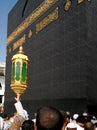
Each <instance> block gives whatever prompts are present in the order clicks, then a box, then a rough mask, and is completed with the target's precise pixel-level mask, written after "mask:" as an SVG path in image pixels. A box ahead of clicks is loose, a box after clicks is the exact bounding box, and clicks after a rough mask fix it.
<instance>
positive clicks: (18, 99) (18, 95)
mask: <svg viewBox="0 0 97 130" xmlns="http://www.w3.org/2000/svg"><path fill="white" fill-rule="evenodd" d="M20 96H21V94H19V93H17V97H15V100H16V101H17V102H19V101H20Z"/></svg>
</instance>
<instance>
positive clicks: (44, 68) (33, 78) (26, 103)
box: [4, 0, 97, 117]
mask: <svg viewBox="0 0 97 130" xmlns="http://www.w3.org/2000/svg"><path fill="white" fill-rule="evenodd" d="M69 2H70V3H68V0H64V1H63V0H18V1H17V3H16V5H15V6H14V7H13V8H12V10H11V11H10V12H9V14H8V28H7V42H6V49H7V51H6V52H7V55H6V77H5V79H6V80H5V81H6V82H5V85H6V89H5V104H4V109H5V111H7V113H8V114H11V115H12V114H13V113H14V112H15V108H14V103H15V100H14V97H15V96H16V94H15V93H14V92H13V91H12V89H11V88H10V84H11V66H12V60H11V59H12V57H13V55H14V54H16V53H17V51H18V49H19V47H20V46H21V45H22V46H23V50H24V52H25V54H26V55H27V56H28V58H29V65H28V89H27V91H26V92H25V93H24V94H23V95H22V96H21V102H22V104H23V107H24V108H25V109H26V110H27V111H28V113H29V115H30V116H31V117H33V113H34V112H35V111H36V110H37V109H38V108H40V107H42V106H53V107H56V108H58V109H61V110H64V111H70V113H71V114H73V113H83V112H84V111H87V112H88V113H90V114H96V115H97V111H96V110H97V0H83V1H82V2H80V0H72V1H71V0H69ZM66 4H67V5H66ZM66 6H67V8H66Z"/></svg>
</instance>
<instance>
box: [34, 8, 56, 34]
mask: <svg viewBox="0 0 97 130" xmlns="http://www.w3.org/2000/svg"><path fill="white" fill-rule="evenodd" d="M57 18H58V7H57V8H56V9H55V10H54V11H53V12H52V13H51V14H49V15H48V16H47V17H45V18H44V19H43V20H42V21H41V22H40V23H38V24H36V33H38V32H39V31H41V30H42V29H43V28H44V27H46V26H47V25H48V24H50V23H51V22H53V21H55V20H56V19H57Z"/></svg>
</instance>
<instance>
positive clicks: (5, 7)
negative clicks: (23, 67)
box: [0, 0, 18, 62]
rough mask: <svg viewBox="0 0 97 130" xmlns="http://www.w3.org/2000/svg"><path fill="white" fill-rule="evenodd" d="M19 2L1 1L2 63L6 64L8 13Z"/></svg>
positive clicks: (0, 56) (0, 45) (0, 47)
mask: <svg viewBox="0 0 97 130" xmlns="http://www.w3.org/2000/svg"><path fill="white" fill-rule="evenodd" d="M17 1H18V0H0V62H6V39H7V19H8V13H9V12H10V10H11V9H12V8H13V7H14V5H15V4H16V2H17Z"/></svg>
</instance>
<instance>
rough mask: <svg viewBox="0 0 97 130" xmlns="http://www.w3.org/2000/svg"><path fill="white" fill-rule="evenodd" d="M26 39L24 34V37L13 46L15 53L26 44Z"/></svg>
mask: <svg viewBox="0 0 97 130" xmlns="http://www.w3.org/2000/svg"><path fill="white" fill-rule="evenodd" d="M25 39H26V36H25V34H24V36H23V37H21V38H20V39H19V40H18V41H16V42H15V43H14V44H13V51H14V50H15V49H16V48H17V47H19V46H20V45H22V44H23V43H25Z"/></svg>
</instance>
